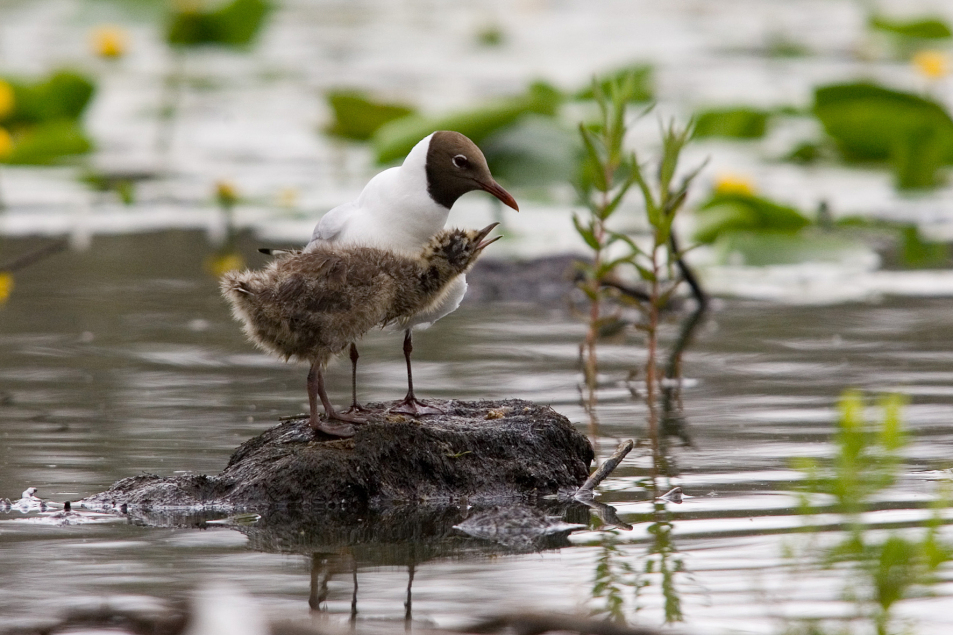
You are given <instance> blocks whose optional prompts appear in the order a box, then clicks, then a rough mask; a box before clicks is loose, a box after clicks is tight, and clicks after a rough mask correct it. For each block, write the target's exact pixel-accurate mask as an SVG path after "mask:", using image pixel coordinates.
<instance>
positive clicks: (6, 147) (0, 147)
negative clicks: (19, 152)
mask: <svg viewBox="0 0 953 635" xmlns="http://www.w3.org/2000/svg"><path fill="white" fill-rule="evenodd" d="M11 154H13V137H11V136H10V133H9V132H7V129H6V128H4V127H3V126H0V163H2V162H3V161H6V160H7V159H9V158H10V155H11Z"/></svg>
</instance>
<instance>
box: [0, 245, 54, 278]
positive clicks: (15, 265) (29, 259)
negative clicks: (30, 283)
mask: <svg viewBox="0 0 953 635" xmlns="http://www.w3.org/2000/svg"><path fill="white" fill-rule="evenodd" d="M68 245H69V241H68V240H67V239H65V238H61V239H59V240H56V241H53V242H52V243H49V244H47V245H43V246H42V247H39V248H37V249H34V250H33V251H30V252H27V253H25V254H23V255H22V256H17V257H16V258H14V259H13V260H11V261H10V262H8V263H5V264H0V271H6V272H7V273H15V272H16V271H19V270H20V269H23V268H24V267H28V266H29V265H32V264H34V263H37V262H39V261H41V260H43V259H44V258H46V257H48V256H52V255H53V254H55V253H57V252H60V251H63V250H64V249H66V247H67V246H68Z"/></svg>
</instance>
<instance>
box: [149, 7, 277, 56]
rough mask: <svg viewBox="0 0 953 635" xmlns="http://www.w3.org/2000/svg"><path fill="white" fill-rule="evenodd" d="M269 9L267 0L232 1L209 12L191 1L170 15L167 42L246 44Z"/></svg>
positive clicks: (179, 44)
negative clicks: (195, 5) (193, 4)
mask: <svg viewBox="0 0 953 635" xmlns="http://www.w3.org/2000/svg"><path fill="white" fill-rule="evenodd" d="M270 10H271V4H270V3H269V2H268V1H267V0H234V1H233V2H231V3H229V4H226V5H223V6H220V7H218V8H216V9H214V10H211V11H203V10H201V9H200V8H197V7H194V6H192V5H191V4H190V5H187V6H185V7H183V8H178V9H177V10H175V11H173V13H172V14H171V16H170V17H169V26H168V29H167V31H166V41H167V42H168V43H169V44H172V45H174V46H201V45H218V46H231V47H239V48H240V47H247V46H249V45H250V44H251V43H252V41H253V40H254V39H255V36H257V35H258V32H259V31H260V30H261V26H262V24H263V23H264V21H265V17H266V16H267V15H268V12H269V11H270Z"/></svg>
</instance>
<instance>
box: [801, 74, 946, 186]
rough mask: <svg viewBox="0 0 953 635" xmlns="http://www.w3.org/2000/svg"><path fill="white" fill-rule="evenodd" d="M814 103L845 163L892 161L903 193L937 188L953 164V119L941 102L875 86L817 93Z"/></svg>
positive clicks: (839, 87)
mask: <svg viewBox="0 0 953 635" xmlns="http://www.w3.org/2000/svg"><path fill="white" fill-rule="evenodd" d="M814 100H815V104H814V114H815V115H816V116H817V118H818V119H819V120H820V122H821V124H822V125H823V126H824V129H825V130H826V131H827V134H828V135H830V137H831V138H832V139H833V140H834V142H835V144H836V146H837V148H838V150H839V151H840V153H841V155H842V156H843V157H844V159H845V160H847V161H884V162H888V161H889V162H890V164H891V165H892V167H893V169H894V174H895V177H896V180H897V185H898V186H899V187H901V188H917V187H933V186H935V185H937V184H938V182H939V180H938V178H937V175H936V171H937V168H939V167H940V166H941V165H945V164H948V163H951V162H953V119H951V118H950V115H949V114H948V113H947V111H946V110H945V109H944V108H943V106H941V105H940V104H939V103H937V102H936V101H933V100H930V99H926V98H923V97H920V96H918V95H914V94H911V93H904V92H900V91H894V90H890V89H888V88H884V87H882V86H877V85H875V84H870V83H856V84H836V85H832V86H825V87H822V88H818V89H817V90H816V91H815V97H814Z"/></svg>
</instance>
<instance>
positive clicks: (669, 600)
mask: <svg viewBox="0 0 953 635" xmlns="http://www.w3.org/2000/svg"><path fill="white" fill-rule="evenodd" d="M679 263H681V261H679ZM683 269H684V270H683V276H685V278H686V280H688V281H689V283H690V286H691V287H692V289H693V292H694V293H695V298H696V300H697V304H696V307H695V309H694V310H693V311H692V312H691V313H690V314H689V315H687V316H686V317H685V318H684V319H683V320H682V322H681V324H680V328H679V331H678V336H677V337H676V338H675V340H674V342H673V344H672V347H671V349H670V350H669V353H668V359H667V363H666V364H665V366H664V369H663V376H662V378H661V380H660V381H659V386H660V391H659V394H658V403H656V400H655V395H656V391H655V390H654V388H655V387H654V385H653V384H654V381H653V377H654V373H653V372H652V370H651V369H650V368H648V366H649V365H652V366H654V360H652V359H651V356H652V352H651V351H652V347H650V351H649V357H650V359H649V360H648V361H647V362H646V370H645V372H644V373H642V374H643V375H644V377H645V382H646V387H645V388H646V389H645V391H644V394H641V393H640V391H639V390H637V389H635V388H634V386H633V385H632V384H631V382H630V384H629V390H630V393H631V395H632V397H633V398H635V399H638V400H642V398H643V397H644V399H645V401H646V404H647V406H648V422H647V423H648V425H647V431H648V439H647V441H648V445H649V449H650V452H651V462H650V467H649V470H648V473H647V474H646V475H645V476H644V478H643V479H642V480H641V481H640V484H641V486H642V488H643V489H644V491H645V492H646V493H647V494H648V495H649V497H650V500H652V509H651V511H650V512H647V513H645V514H639V515H637V516H636V518H635V520H636V524H639V523H647V528H646V531H647V532H648V534H649V536H651V542H650V543H649V546H648V548H647V550H646V552H645V555H644V558H643V560H642V562H641V563H638V564H634V563H632V562H629V561H628V560H627V559H626V558H627V556H626V554H625V553H623V552H622V551H621V550H620V549H619V546H618V540H619V538H618V536H619V533H618V530H617V529H611V526H613V525H614V526H615V527H623V528H625V529H631V528H632V526H631V525H628V524H626V523H621V524H619V523H607V524H609V525H610V527H606V528H605V529H606V531H604V532H603V535H602V536H601V538H600V540H599V546H600V552H599V556H598V558H597V559H596V568H595V574H594V581H593V587H592V597H593V599H595V600H598V601H599V602H600V603H601V605H602V609H601V610H599V611H598V613H601V614H604V615H605V616H606V617H608V618H609V619H611V620H613V621H616V622H619V623H625V622H626V619H627V616H630V613H633V612H637V611H639V609H640V608H642V607H641V597H642V591H643V590H644V589H645V588H646V587H648V586H650V585H651V584H652V583H653V580H656V584H657V585H658V586H659V588H660V589H661V592H662V597H663V604H664V620H665V623H672V622H680V621H682V620H683V619H684V615H683V613H682V602H681V598H680V596H679V593H678V588H677V586H676V576H677V574H678V573H681V572H683V571H684V561H683V559H682V558H681V557H679V556H678V550H677V548H676V546H675V542H674V540H673V529H674V519H673V515H672V513H671V512H670V511H669V505H670V504H680V503H681V489H680V488H677V487H676V488H673V487H672V485H673V484H672V481H671V479H672V478H674V477H677V476H678V468H677V466H676V463H675V460H674V457H673V456H672V452H671V450H672V447H671V445H670V443H669V439H671V438H677V439H679V440H680V441H681V442H682V444H683V445H686V446H690V445H691V436H690V434H689V431H688V422H687V420H686V418H685V416H684V414H683V404H682V398H681V393H682V385H683V376H682V359H683V355H684V353H685V350H686V349H687V347H688V346H689V344H690V343H691V341H692V337H693V335H694V333H695V332H696V330H697V329H698V327H699V325H700V324H701V323H702V322H703V319H704V317H705V315H706V311H707V307H708V299H707V296H705V294H704V292H703V291H702V290H701V288H700V287H699V286H698V284H697V282H696V281H695V279H694V275H693V274H692V272H691V271H690V270H689V269H687V267H684V268H683ZM585 346H586V344H585V343H584V344H583V345H581V346H580V351H582V350H583V349H584V348H585ZM594 358H595V355H594V354H592V355H590V356H589V357H588V358H587V359H590V360H592V359H594ZM584 361H585V360H584ZM584 368H585V366H584ZM595 374H596V373H595V371H590V370H589V369H586V370H585V372H584V377H585V390H586V391H588V392H587V398H586V399H584V406H585V407H586V412H587V414H588V415H589V421H590V431H593V434H594V433H595V432H597V431H598V419H597V418H596V412H595V406H596V403H597V402H596V397H595V390H596V386H595V382H594V379H593V378H594V377H595ZM638 374H639V373H635V372H632V373H630V377H631V376H637V375H638ZM659 405H660V406H661V412H660V413H659V411H658V410H657V408H658V406H659ZM656 422H658V425H656ZM673 493H677V495H674V494H673ZM625 588H630V589H631V597H632V609H631V611H630V610H628V609H627V606H626V604H627V603H626V599H625V598H626V593H625V592H624V589H625Z"/></svg>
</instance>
